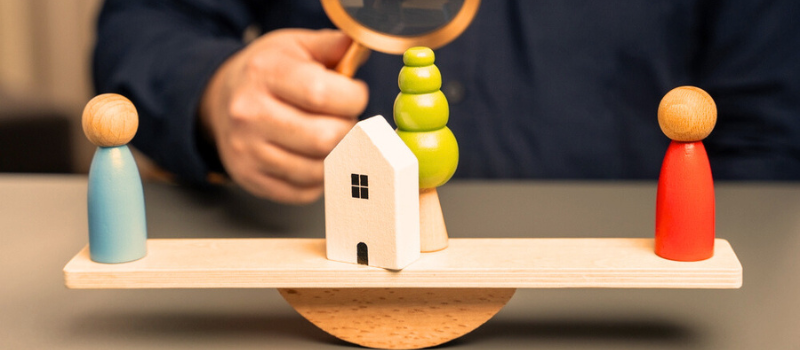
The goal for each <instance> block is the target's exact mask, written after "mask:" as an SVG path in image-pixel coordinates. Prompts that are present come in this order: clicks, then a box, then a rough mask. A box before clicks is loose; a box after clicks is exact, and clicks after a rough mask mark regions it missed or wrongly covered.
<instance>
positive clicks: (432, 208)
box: [419, 188, 447, 253]
mask: <svg viewBox="0 0 800 350" xmlns="http://www.w3.org/2000/svg"><path fill="white" fill-rule="evenodd" d="M419 224H420V228H419V229H420V230H419V233H420V250H421V251H422V252H423V253H426V252H435V251H439V250H442V249H444V248H447V228H446V227H445V225H444V216H442V205H441V204H440V203H439V194H438V193H437V192H436V188H422V189H420V190H419Z"/></svg>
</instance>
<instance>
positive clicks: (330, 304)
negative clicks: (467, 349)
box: [279, 288, 516, 349]
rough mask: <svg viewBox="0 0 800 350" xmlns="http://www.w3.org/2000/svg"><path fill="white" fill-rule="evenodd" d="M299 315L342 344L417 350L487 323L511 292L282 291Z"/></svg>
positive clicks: (471, 290) (353, 289)
mask: <svg viewBox="0 0 800 350" xmlns="http://www.w3.org/2000/svg"><path fill="white" fill-rule="evenodd" d="M279 291H280V293H281V295H282V296H283V298H284V299H286V301H287V302H288V303H289V304H290V305H291V306H292V307H293V308H294V309H295V310H297V312H298V313H300V315H302V316H303V317H305V318H306V319H307V320H308V321H309V322H311V323H313V324H314V325H315V326H317V327H319V328H320V329H322V330H323V331H325V332H327V333H329V334H331V335H333V336H334V337H336V338H339V339H341V340H344V341H347V342H351V343H354V344H358V345H361V346H365V347H369V348H378V349H421V348H428V347H432V346H436V345H440V344H444V343H446V342H449V341H451V340H453V339H456V338H459V337H461V336H463V335H465V334H467V333H469V332H471V331H473V330H475V329H476V328H478V327H479V326H480V325H482V324H484V323H486V321H488V320H489V319H491V318H492V317H493V316H494V315H495V314H497V312H499V311H500V309H502V308H503V306H505V305H506V303H508V301H509V300H510V299H511V297H512V296H513V295H514V292H515V291H516V289H515V288H340V289H326V288H302V289H296V288H286V289H279Z"/></svg>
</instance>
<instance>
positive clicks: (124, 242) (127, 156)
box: [82, 94, 147, 263]
mask: <svg viewBox="0 0 800 350" xmlns="http://www.w3.org/2000/svg"><path fill="white" fill-rule="evenodd" d="M82 124H83V132H84V134H86V137H87V138H88V139H89V141H91V142H92V143H93V144H95V145H96V146H98V147H97V152H95V154H94V158H93V159H92V166H91V168H90V170H89V191H88V196H87V199H88V210H89V252H90V253H91V258H92V260H93V261H96V262H100V263H123V262H129V261H133V260H137V259H141V258H142V257H144V256H145V254H146V253H147V247H146V245H147V223H146V219H145V210H144V193H143V191H142V179H141V178H140V177H139V169H138V168H137V167H136V161H135V160H134V159H133V155H132V154H131V151H130V149H128V146H127V143H128V142H129V141H130V140H131V139H133V135H135V134H136V130H137V129H138V127H139V116H138V115H137V113H136V107H134V106H133V103H131V101H129V100H128V99H127V98H125V97H123V96H120V95H117V94H103V95H99V96H97V97H95V98H93V99H92V100H91V101H89V103H88V104H87V105H86V108H85V109H84V110H83V121H82Z"/></svg>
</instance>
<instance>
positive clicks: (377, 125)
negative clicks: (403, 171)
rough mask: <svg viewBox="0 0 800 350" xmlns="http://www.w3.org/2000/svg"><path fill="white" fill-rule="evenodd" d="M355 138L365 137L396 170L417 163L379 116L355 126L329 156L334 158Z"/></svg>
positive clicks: (415, 158)
mask: <svg viewBox="0 0 800 350" xmlns="http://www.w3.org/2000/svg"><path fill="white" fill-rule="evenodd" d="M357 137H367V138H369V140H370V143H372V144H373V145H374V146H375V148H376V149H377V150H378V152H380V153H381V155H382V156H383V158H384V159H386V161H387V162H388V163H389V164H391V165H392V166H394V167H396V168H402V167H406V166H408V165H411V164H414V163H417V157H416V156H415V155H414V153H413V152H411V150H410V149H409V148H408V146H406V144H405V143H404V142H403V140H401V139H400V136H397V133H396V132H395V131H394V129H392V126H391V125H389V123H388V122H387V121H386V119H385V118H384V117H383V116H381V115H376V116H374V117H370V118H367V119H364V120H362V121H360V122H358V124H356V125H355V126H354V127H353V128H352V129H351V130H350V132H348V133H347V135H345V137H344V138H343V139H342V141H341V142H339V144H338V145H336V148H334V149H333V151H331V154H330V155H329V156H335V155H336V154H337V153H338V152H337V151H340V150H341V149H342V147H340V146H341V145H344V144H347V143H348V142H350V141H351V140H354V138H357Z"/></svg>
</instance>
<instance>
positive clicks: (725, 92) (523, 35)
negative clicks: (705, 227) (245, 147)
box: [93, 0, 800, 183]
mask: <svg viewBox="0 0 800 350" xmlns="http://www.w3.org/2000/svg"><path fill="white" fill-rule="evenodd" d="M798 18H800V1H793V0H783V1H767V0H730V1H712V0H706V1H704V0H648V1H630V0H604V1H595V0H508V1H505V0H502V1H501V0H484V1H483V2H482V4H481V9H480V10H479V12H478V15H477V17H476V18H475V20H474V22H473V23H472V25H471V26H470V27H469V28H468V29H467V30H466V31H465V32H464V34H463V35H462V36H461V37H459V38H458V39H456V40H455V41H453V42H452V43H451V44H449V45H448V46H446V47H444V48H441V49H439V50H437V51H436V55H437V56H436V64H437V65H438V66H439V68H440V70H441V72H442V77H443V82H444V83H443V91H444V93H445V94H446V95H447V96H448V100H449V102H450V108H451V114H450V121H449V123H448V126H449V127H450V128H451V129H452V130H453V133H454V134H455V135H456V137H457V138H458V142H459V146H460V150H461V152H460V153H461V159H460V163H459V167H458V170H457V171H456V177H462V178H463V177H472V178H548V179H655V178H657V177H658V173H659V169H660V166H661V161H662V160H663V156H664V152H665V151H666V148H667V145H668V143H669V139H668V138H667V137H666V136H664V135H663V134H662V133H661V131H660V128H659V126H658V121H657V115H656V111H657V107H658V103H659V101H660V99H661V97H663V96H664V94H665V93H666V92H667V91H669V90H670V89H672V88H674V87H677V86H680V85H695V86H698V87H700V88H702V89H705V90H706V91H708V92H709V94H711V96H712V97H713V98H714V99H715V101H716V103H717V108H718V111H719V117H718V121H717V125H716V128H715V130H714V131H713V132H712V133H711V135H710V136H709V137H708V138H707V139H706V140H705V141H704V143H705V145H706V148H707V150H708V153H709V158H710V160H711V167H712V171H713V173H714V176H715V178H717V179H761V180H786V179H788V180H797V179H800V20H798ZM252 26H256V28H258V29H259V30H260V31H261V32H268V31H270V30H274V29H278V28H285V27H304V28H323V27H332V25H331V23H330V21H329V20H328V19H327V17H326V16H325V14H324V12H323V11H322V8H321V6H320V3H319V1H318V0H283V1H277V0H276V1H244V0H236V1H234V0H225V1H223V0H218V1H215V0H109V1H107V2H106V4H105V6H104V7H103V9H102V12H101V15H100V18H99V25H98V41H97V46H96V50H95V55H94V64H93V67H94V79H95V80H94V81H95V84H96V88H97V90H98V92H117V93H121V94H123V95H125V96H127V97H129V98H130V99H131V100H132V101H133V102H134V104H136V106H137V108H138V110H139V113H140V129H139V133H138V134H137V135H136V137H135V138H134V140H133V144H134V145H135V146H136V147H137V148H139V149H140V150H141V151H143V152H144V153H146V154H148V155H149V156H150V157H152V158H153V159H154V160H155V161H156V162H158V163H159V164H161V165H162V166H163V167H164V168H166V169H167V170H169V171H172V172H174V173H176V174H178V175H179V176H180V177H181V178H183V179H184V180H187V181H189V182H194V183H200V182H203V181H204V179H205V178H206V174H207V173H208V172H209V171H222V170H223V169H222V168H221V165H220V163H219V159H218V157H217V154H216V151H215V150H214V149H213V148H212V147H209V146H208V145H206V144H204V143H203V142H200V140H199V138H198V137H197V135H198V132H197V130H196V129H197V127H198V124H197V122H196V120H197V116H196V115H197V108H198V101H199V99H200V96H201V94H202V92H203V90H204V87H205V84H206V83H207V82H208V80H209V78H210V77H211V75H212V74H213V72H214V70H215V69H216V68H217V67H218V66H219V65H220V64H221V63H222V62H223V61H224V60H225V59H226V58H227V57H229V56H230V55H231V54H233V53H234V52H236V51H237V50H239V49H241V48H242V47H243V46H244V44H243V42H242V40H241V38H242V33H243V32H244V31H245V29H246V28H248V27H252ZM401 67H402V59H401V58H400V57H399V56H392V55H384V54H377V53H373V55H372V56H371V57H370V60H369V61H368V62H367V64H366V65H365V66H364V67H362V68H361V69H360V70H359V72H358V74H357V77H358V78H360V79H363V80H365V81H366V82H367V83H368V84H369V87H370V102H369V106H368V107H367V111H366V112H365V116H371V115H375V114H382V115H384V116H386V117H387V119H391V115H392V105H393V101H394V98H395V96H396V95H397V93H398V92H399V90H398V87H397V74H398V72H399V70H400V68H401Z"/></svg>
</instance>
